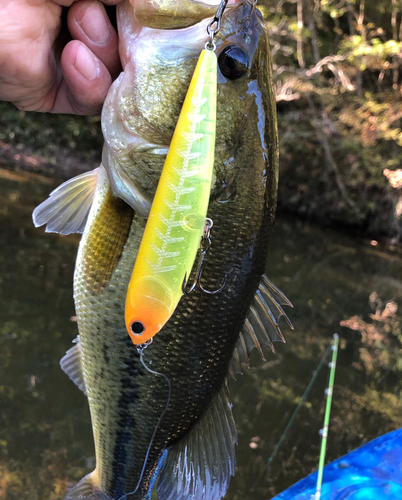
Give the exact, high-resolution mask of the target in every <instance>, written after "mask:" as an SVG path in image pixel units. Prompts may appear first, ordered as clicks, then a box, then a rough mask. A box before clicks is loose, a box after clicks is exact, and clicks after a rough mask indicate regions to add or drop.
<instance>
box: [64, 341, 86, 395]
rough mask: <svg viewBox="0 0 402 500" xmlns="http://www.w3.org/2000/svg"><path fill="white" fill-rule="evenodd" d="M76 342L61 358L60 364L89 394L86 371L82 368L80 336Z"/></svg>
mask: <svg viewBox="0 0 402 500" xmlns="http://www.w3.org/2000/svg"><path fill="white" fill-rule="evenodd" d="M74 342H75V345H74V346H73V347H72V348H71V349H69V350H68V351H67V352H66V354H65V355H64V356H63V357H62V358H61V360H60V366H61V369H62V370H63V372H64V373H65V374H66V375H68V376H69V377H70V379H71V380H72V381H73V382H74V384H75V385H76V386H77V387H78V388H79V389H81V391H82V392H83V393H84V394H85V395H87V391H86V388H85V379H84V373H83V370H82V361H81V343H80V337H79V336H78V337H77V338H76V339H75V340H74Z"/></svg>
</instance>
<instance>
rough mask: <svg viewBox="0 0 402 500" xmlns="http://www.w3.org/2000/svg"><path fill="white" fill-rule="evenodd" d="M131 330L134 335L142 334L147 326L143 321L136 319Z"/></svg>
mask: <svg viewBox="0 0 402 500" xmlns="http://www.w3.org/2000/svg"><path fill="white" fill-rule="evenodd" d="M131 331H132V332H133V333H134V335H141V334H143V333H144V332H145V326H144V325H143V323H141V321H134V323H132V324H131Z"/></svg>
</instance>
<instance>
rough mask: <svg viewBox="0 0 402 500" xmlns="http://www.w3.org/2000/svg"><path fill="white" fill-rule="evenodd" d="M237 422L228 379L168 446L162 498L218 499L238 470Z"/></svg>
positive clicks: (159, 491) (158, 486)
mask: <svg viewBox="0 0 402 500" xmlns="http://www.w3.org/2000/svg"><path fill="white" fill-rule="evenodd" d="M236 442H237V434H236V426H235V422H234V419H233V415H232V404H231V402H230V396H229V392H228V388H227V384H226V383H225V384H224V386H223V387H222V389H221V390H220V391H219V393H218V394H217V395H216V396H215V398H214V399H213V401H212V402H211V404H210V406H209V408H208V409H207V410H206V412H205V414H204V415H203V416H202V417H201V419H200V420H199V421H198V422H197V423H196V424H195V425H194V427H193V428H192V429H191V430H190V432H189V433H188V434H187V435H186V436H185V437H184V438H183V439H181V440H180V441H179V442H178V443H176V444H175V445H173V446H172V447H171V448H169V450H168V454H167V458H166V460H165V462H164V464H163V467H162V470H161V474H160V478H159V482H158V484H157V490H158V497H159V500H188V499H190V498H191V500H219V499H220V498H222V497H223V496H224V495H225V493H226V491H227V489H228V487H229V482H230V477H231V476H233V475H234V473H235V462H236V458H235V444H236Z"/></svg>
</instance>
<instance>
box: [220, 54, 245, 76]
mask: <svg viewBox="0 0 402 500" xmlns="http://www.w3.org/2000/svg"><path fill="white" fill-rule="evenodd" d="M218 64H219V69H220V70H221V72H222V74H223V76H225V77H226V78H228V79H229V80H237V79H238V78H240V77H242V76H243V75H245V74H246V73H247V71H248V68H249V59H248V55H247V54H246V52H245V51H244V50H243V49H241V48H240V47H239V46H237V45H229V46H227V47H225V48H224V49H223V50H222V52H221V53H220V54H219V57H218Z"/></svg>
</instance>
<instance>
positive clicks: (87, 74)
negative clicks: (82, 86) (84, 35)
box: [75, 45, 99, 80]
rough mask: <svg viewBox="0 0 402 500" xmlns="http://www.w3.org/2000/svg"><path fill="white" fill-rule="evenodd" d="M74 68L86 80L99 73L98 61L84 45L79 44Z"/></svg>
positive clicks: (93, 77)
mask: <svg viewBox="0 0 402 500" xmlns="http://www.w3.org/2000/svg"><path fill="white" fill-rule="evenodd" d="M75 68H76V69H77V71H79V72H80V73H81V75H82V76H83V77H84V78H86V79H87V80H94V79H95V78H96V77H97V76H98V74H99V64H98V61H97V59H96V58H95V56H94V55H93V54H92V52H91V51H90V50H89V49H88V48H87V47H85V45H81V46H80V47H79V48H78V50H77V55H76V57H75Z"/></svg>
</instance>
